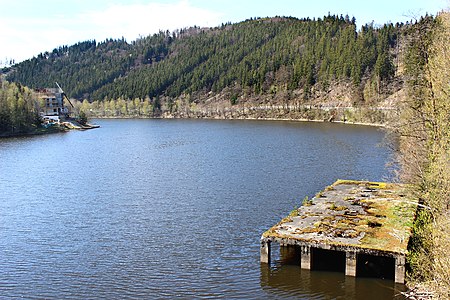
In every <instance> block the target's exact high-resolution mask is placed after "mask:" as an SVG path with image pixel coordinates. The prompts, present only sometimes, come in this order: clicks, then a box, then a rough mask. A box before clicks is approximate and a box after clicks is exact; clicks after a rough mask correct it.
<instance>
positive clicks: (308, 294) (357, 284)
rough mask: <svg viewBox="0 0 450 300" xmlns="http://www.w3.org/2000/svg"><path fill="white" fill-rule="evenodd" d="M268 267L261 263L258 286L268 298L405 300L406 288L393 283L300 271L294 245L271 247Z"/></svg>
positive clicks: (336, 274) (297, 252)
mask: <svg viewBox="0 0 450 300" xmlns="http://www.w3.org/2000/svg"><path fill="white" fill-rule="evenodd" d="M272 248H273V253H272V255H273V257H274V258H275V257H278V259H276V260H274V261H273V262H272V263H271V264H270V265H268V264H265V263H261V264H260V270H261V276H260V279H261V287H262V289H264V290H265V291H266V292H267V293H269V294H270V295H271V296H273V297H275V298H278V297H281V298H300V299H365V300H370V299H374V300H375V299H377V300H378V299H404V297H403V296H402V295H401V294H400V292H402V291H404V290H405V286H404V285H401V284H395V283H394V282H393V281H392V280H382V279H373V278H355V277H349V276H345V274H344V273H343V272H327V271H315V270H314V271H310V270H303V269H301V268H300V253H299V251H298V250H297V248H296V247H293V246H279V247H278V246H277V245H272Z"/></svg>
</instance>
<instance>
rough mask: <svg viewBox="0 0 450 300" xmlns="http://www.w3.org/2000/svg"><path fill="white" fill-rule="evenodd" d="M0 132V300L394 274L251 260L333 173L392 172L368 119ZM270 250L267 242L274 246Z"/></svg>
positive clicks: (278, 285) (326, 287) (246, 289)
mask: <svg viewBox="0 0 450 300" xmlns="http://www.w3.org/2000/svg"><path fill="white" fill-rule="evenodd" d="M96 123H97V124H99V125H101V128H99V129H95V130H90V131H84V132H81V131H71V132H67V133H62V134H52V135H45V136H34V137H22V138H8V139H0V298H7V299H14V298H26V299H49V298H51V299H92V298H96V299H99V298H100V299H136V298H139V299H171V298H182V299H191V298H197V299H198V298H206V299H207V298H213V299H217V298H223V299H232V298H238V299H262V298H269V299H336V298H338V299H365V300H367V299H392V298H395V297H397V295H398V294H399V289H401V288H402V287H401V286H398V285H395V284H394V283H393V282H392V281H390V280H382V279H371V278H356V279H355V278H349V277H345V275H344V274H342V273H333V272H319V271H312V272H310V271H305V270H301V269H300V268H299V266H298V265H296V264H292V263H290V262H289V260H288V259H282V257H283V256H282V255H278V257H279V258H278V259H275V261H273V262H272V264H271V266H270V268H267V265H261V264H260V262H259V239H260V236H261V234H262V232H264V231H265V230H267V229H268V228H269V227H271V226H272V225H274V224H275V223H276V222H278V221H279V220H280V219H281V218H282V217H284V216H285V215H286V214H287V213H289V211H291V210H292V209H293V208H294V207H295V206H299V205H300V204H301V201H302V199H303V198H304V197H305V196H309V197H311V196H313V195H314V194H315V193H316V192H318V191H319V190H321V189H323V188H324V187H325V186H327V185H329V184H331V183H333V182H334V181H335V180H336V179H338V178H342V179H362V180H372V181H380V180H386V179H389V177H390V175H389V173H388V171H387V170H386V168H385V164H386V163H387V162H388V160H389V156H390V154H391V152H390V150H389V149H387V148H385V147H382V146H380V145H381V144H382V142H383V138H384V134H383V133H382V132H381V131H379V130H378V129H376V128H371V127H362V126H350V125H339V124H326V123H300V122H281V121H280V122H278V121H207V120H97V121H96ZM275 250H276V249H275Z"/></svg>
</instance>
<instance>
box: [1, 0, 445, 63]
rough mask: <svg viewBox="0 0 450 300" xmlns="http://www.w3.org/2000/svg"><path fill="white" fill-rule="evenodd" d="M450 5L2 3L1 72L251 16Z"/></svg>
mask: <svg viewBox="0 0 450 300" xmlns="http://www.w3.org/2000/svg"><path fill="white" fill-rule="evenodd" d="M449 7H450V0H374V1H364V0H348V1H346V0H246V1H244V0H63V1H61V0H0V67H1V66H5V65H6V64H7V62H9V61H11V60H15V62H16V63H17V62H20V61H23V60H26V59H29V58H32V57H33V56H37V55H38V54H39V53H43V52H45V51H49V52H51V51H52V50H53V49H55V48H58V47H59V46H63V45H69V46H70V45H73V44H75V43H77V42H81V41H86V40H94V39H95V40H96V41H97V42H101V41H104V40H105V39H107V38H113V39H117V38H122V37H124V38H125V39H126V40H127V41H128V42H132V41H134V40H136V39H137V38H139V37H144V36H147V35H149V34H153V33H156V32H158V31H159V30H163V31H166V30H169V31H171V32H172V31H174V30H176V29H180V28H185V27H189V26H194V25H196V26H200V27H215V26H218V25H221V24H222V23H227V22H232V23H236V22H240V21H244V20H246V19H249V18H252V17H273V16H291V17H297V18H306V17H310V18H311V19H312V18H319V17H323V16H325V15H328V13H331V14H337V15H341V14H342V15H344V16H345V15H346V14H348V15H349V16H350V18H351V17H353V16H354V17H355V18H356V21H357V25H358V28H359V27H360V26H362V25H364V24H367V23H370V22H372V21H373V22H374V24H375V25H382V24H385V23H387V22H392V23H396V22H406V21H409V20H412V19H414V18H416V17H420V16H421V15H425V14H426V13H429V14H432V15H436V13H438V12H439V11H441V10H443V9H448V8H449Z"/></svg>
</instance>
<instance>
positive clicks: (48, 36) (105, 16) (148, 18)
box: [0, 0, 222, 62]
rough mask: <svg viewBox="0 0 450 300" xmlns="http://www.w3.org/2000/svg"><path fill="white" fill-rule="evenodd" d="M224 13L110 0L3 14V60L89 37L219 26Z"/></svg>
mask: <svg viewBox="0 0 450 300" xmlns="http://www.w3.org/2000/svg"><path fill="white" fill-rule="evenodd" d="M221 17H222V15H221V14H220V13H218V12H214V11H210V10H206V9H202V8H198V7H194V6H192V5H191V4H190V3H189V1H186V0H181V1H179V2H177V3H171V4H164V3H148V4H129V5H127V4H111V5H109V6H108V7H106V8H104V10H102V11H84V12H83V11H82V12H80V13H78V14H76V15H61V14H60V15H53V16H51V17H49V16H46V15H40V14H36V15H34V16H32V17H26V18H23V19H20V18H18V17H17V16H15V17H11V18H2V20H0V28H1V30H0V40H1V41H2V47H0V62H1V61H3V60H5V58H8V59H11V58H12V59H15V60H16V62H18V61H22V60H24V59H28V58H31V57H33V56H36V55H37V54H39V53H41V52H45V51H51V50H52V49H54V48H56V47H58V46H62V45H72V44H74V43H77V42H79V41H85V40H90V39H96V40H97V41H103V40H105V39H107V38H121V37H125V38H126V39H127V40H128V41H132V40H135V39H136V38H138V37H139V36H147V35H149V34H153V33H155V32H158V31H159V30H164V31H165V30H169V31H173V30H175V29H178V28H184V27H188V26H194V25H197V26H216V25H219V23H220V19H221Z"/></svg>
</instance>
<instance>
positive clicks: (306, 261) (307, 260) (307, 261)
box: [300, 246, 311, 270]
mask: <svg viewBox="0 0 450 300" xmlns="http://www.w3.org/2000/svg"><path fill="white" fill-rule="evenodd" d="M300 249H301V250H300V251H301V253H300V257H301V262H300V267H301V268H302V269H306V270H311V247H309V246H300Z"/></svg>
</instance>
